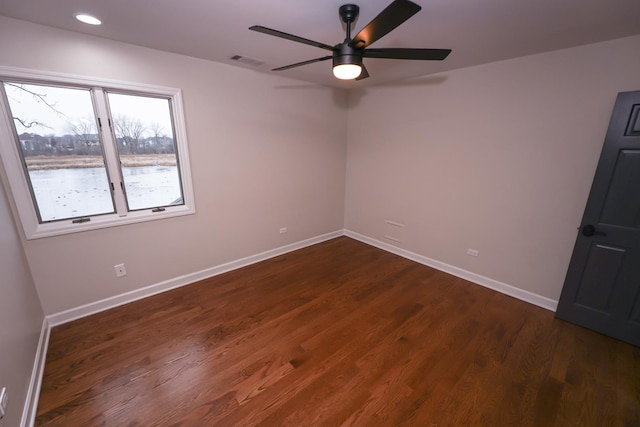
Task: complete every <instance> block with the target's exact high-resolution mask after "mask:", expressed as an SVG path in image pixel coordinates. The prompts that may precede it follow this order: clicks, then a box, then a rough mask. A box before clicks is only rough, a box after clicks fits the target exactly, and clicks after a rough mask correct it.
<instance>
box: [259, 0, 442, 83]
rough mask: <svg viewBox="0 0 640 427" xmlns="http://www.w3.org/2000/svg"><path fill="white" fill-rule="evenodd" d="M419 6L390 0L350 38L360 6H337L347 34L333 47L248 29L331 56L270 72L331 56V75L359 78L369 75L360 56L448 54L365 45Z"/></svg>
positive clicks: (438, 56)
mask: <svg viewBox="0 0 640 427" xmlns="http://www.w3.org/2000/svg"><path fill="white" fill-rule="evenodd" d="M420 9H422V8H421V7H420V6H418V5H417V4H415V3H413V2H411V1H409V0H394V1H393V2H392V3H391V4H390V5H389V6H387V7H386V8H385V9H384V10H383V11H382V12H380V13H379V14H378V16H376V17H375V18H373V20H372V21H371V22H369V23H368V24H367V25H366V26H365V27H364V28H363V29H362V30H360V32H359V33H358V34H357V35H356V36H355V37H354V38H351V24H352V23H353V22H354V21H355V20H356V18H357V17H358V12H359V11H360V8H359V7H358V6H357V5H355V4H345V5H342V6H340V9H339V13H340V19H342V22H344V23H345V24H346V27H347V36H346V38H345V39H344V41H343V42H342V43H339V44H337V45H335V46H330V45H328V44H324V43H319V42H316V41H313V40H309V39H305V38H302V37H298V36H294V35H292V34H287V33H283V32H282V31H278V30H273V29H271V28H267V27H262V26H260V25H254V26H252V27H249V29H250V30H253V31H257V32H259V33H264V34H268V35H270V36H275V37H280V38H283V39H287V40H292V41H294V42H298V43H304V44H307V45H310V46H315V47H319V48H320V49H324V50H328V51H330V52H331V55H327V56H323V57H321V58H315V59H310V60H308V61H302V62H297V63H295V64H291V65H285V66H284V67H278V68H274V69H273V70H272V71H282V70H288V69H290V68H295V67H300V66H302V65H307V64H313V63H315V62H321V61H327V60H329V59H333V74H334V75H335V76H336V77H337V78H339V79H343V80H351V79H356V80H362V79H366V78H367V77H369V73H368V72H367V69H366V68H365V66H364V64H363V62H362V58H383V59H414V60H422V61H442V60H443V59H445V58H446V57H447V56H448V55H449V54H450V53H451V49H408V48H387V49H368V48H367V47H368V46H369V45H370V44H372V43H373V42H375V41H376V40H379V39H380V38H382V37H384V36H385V35H387V34H388V33H390V32H391V31H393V30H394V29H395V28H397V27H398V26H400V25H401V24H402V23H403V22H405V21H406V20H407V19H409V18H411V17H412V16H413V15H415V14H416V13H418V11H420Z"/></svg>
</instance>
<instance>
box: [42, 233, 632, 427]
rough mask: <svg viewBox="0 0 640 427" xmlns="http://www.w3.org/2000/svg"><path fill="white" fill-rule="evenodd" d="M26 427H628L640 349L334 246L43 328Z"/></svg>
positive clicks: (382, 255)
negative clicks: (45, 340)
mask: <svg viewBox="0 0 640 427" xmlns="http://www.w3.org/2000/svg"><path fill="white" fill-rule="evenodd" d="M150 268H151V267H150ZM36 425H40V426H54V425H55V426H65V427H69V426H71V427H73V426H83V427H84V426H102V425H104V426H145V427H146V426H174V425H180V426H248V425H265V426H285V425H289V426H338V425H357V426H401V425H407V426H470V425H479V426H545V427H547V426H632V425H634V426H637V425H640V348H637V347H633V346H631V345H628V344H624V343H622V342H619V341H615V340H613V339H610V338H607V337H605V336H603V335H599V334H597V333H595V332H591V331H588V330H586V329H583V328H580V327H578V326H575V325H572V324H569V323H566V322H563V321H561V320H557V319H555V318H554V315H553V313H552V312H549V311H547V310H544V309H542V308H539V307H536V306H533V305H530V304H527V303H525V302H522V301H519V300H516V299H513V298H510V297H507V296H505V295H502V294H499V293H497V292H494V291H491V290H489V289H486V288H483V287H481V286H478V285H474V284H471V283H469V282H466V281H464V280H462V279H459V278H456V277H453V276H450V275H447V274H444V273H442V272H438V271H436V270H433V269H431V268H428V267H425V266H423V265H420V264H417V263H414V262H412V261H409V260H406V259H403V258H400V257H398V256H395V255H392V254H389V253H386V252H384V251H381V250H379V249H376V248H373V247H371V246H368V245H365V244H363V243H360V242H357V241H355V240H352V239H349V238H347V237H340V238H337V239H334V240H331V241H328V242H324V243H321V244H318V245H315V246H312V247H309V248H305V249H302V250H299V251H296V252H293V253H290V254H287V255H283V256H280V257H277V258H273V259H271V260H268V261H264V262H261V263H258V264H254V265H251V266H249V267H245V268H242V269H239V270H236V271H233V272H230V273H226V274H223V275H220V276H217V277H214V278H211V279H208V280H204V281H202V282H199V283H196V284H193V285H190V286H185V287H182V288H180V289H176V290H173V291H170V292H166V293H163V294H160V295H157V296H154V297H150V298H147V299H144V300H142V301H138V302H134V303H130V304H127V305H125V306H122V307H118V308H114V309H111V310H109V311H106V312H102V313H99V314H96V315H93V316H90V317H86V318H84V319H80V320H77V321H74V322H71V323H68V324H65V325H62V326H58V327H56V328H54V329H53V331H52V333H51V339H50V343H49V350H48V353H47V361H46V367H45V374H44V379H43V383H42V391H41V395H40V400H39V406H38V416H37V421H36Z"/></svg>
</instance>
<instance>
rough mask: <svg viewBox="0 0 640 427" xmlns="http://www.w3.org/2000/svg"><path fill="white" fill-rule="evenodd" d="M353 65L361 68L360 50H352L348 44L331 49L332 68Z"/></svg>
mask: <svg viewBox="0 0 640 427" xmlns="http://www.w3.org/2000/svg"><path fill="white" fill-rule="evenodd" d="M343 64H354V65H360V66H362V49H354V48H352V47H351V46H349V43H342V44H339V45H336V46H335V47H334V48H333V66H334V67H335V66H337V65H343Z"/></svg>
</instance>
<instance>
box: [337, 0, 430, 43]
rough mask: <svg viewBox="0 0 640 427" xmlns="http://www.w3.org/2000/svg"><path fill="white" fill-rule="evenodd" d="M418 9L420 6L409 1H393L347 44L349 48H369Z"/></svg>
mask: <svg viewBox="0 0 640 427" xmlns="http://www.w3.org/2000/svg"><path fill="white" fill-rule="evenodd" d="M420 9H422V8H421V7H420V6H418V5H417V4H415V3H413V2H410V1H409V0H395V1H394V2H393V3H391V4H390V5H389V6H387V8H386V9H385V10H383V11H382V12H380V14H379V15H378V16H376V17H375V18H373V21H371V22H369V23H368V24H367V25H366V26H365V27H364V28H363V29H362V30H360V32H359V33H358V34H357V35H356V36H355V37H354V38H353V40H351V42H349V46H351V47H353V48H356V49H361V48H363V47H367V46H369V45H370V44H371V43H373V42H375V41H376V40H378V39H380V38H382V37H384V36H385V35H387V34H388V33H390V32H391V31H393V30H394V29H395V28H396V27H398V26H399V25H400V24H402V23H403V22H404V21H406V20H407V19H409V18H411V17H412V16H413V15H415V14H416V13H418V11H419V10H420Z"/></svg>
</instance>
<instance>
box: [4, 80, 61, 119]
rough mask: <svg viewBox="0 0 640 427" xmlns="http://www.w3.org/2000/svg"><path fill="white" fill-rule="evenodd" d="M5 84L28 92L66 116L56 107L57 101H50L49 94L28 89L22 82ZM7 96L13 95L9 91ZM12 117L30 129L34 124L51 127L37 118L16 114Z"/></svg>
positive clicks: (58, 113) (59, 114)
mask: <svg viewBox="0 0 640 427" xmlns="http://www.w3.org/2000/svg"><path fill="white" fill-rule="evenodd" d="M4 86H5V88H7V87H12V88H14V89H17V90H19V91H22V92H24V93H27V94H29V95H31V96H32V97H33V98H34V99H35V100H36V101H37V102H41V103H43V104H44V105H46V106H47V107H49V108H50V109H51V110H53V111H54V112H55V113H56V114H57V115H58V116H60V117H66V116H65V114H64V113H63V112H62V111H60V110H58V109H57V108H56V105H55V103H53V102H49V101H48V100H47V95H46V94H43V93H38V92H35V91H33V90H30V89H27V87H26V85H24V84H21V83H11V82H4ZM5 92H7V91H6V90H5ZM7 96H8V97H9V98H11V96H10V95H9V92H7ZM11 118H12V119H13V120H14V121H16V122H18V123H20V125H21V126H22V127H23V128H25V129H30V128H32V127H34V126H40V127H43V128H47V129H51V126H48V125H46V124H45V123H42V122H39V121H37V120H29V119H26V118H22V117H16V116H12V117H11Z"/></svg>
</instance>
